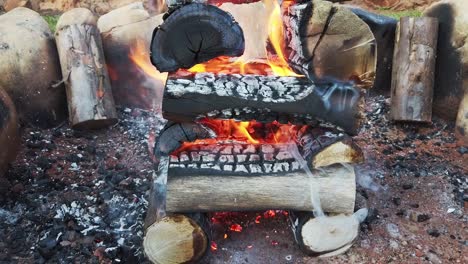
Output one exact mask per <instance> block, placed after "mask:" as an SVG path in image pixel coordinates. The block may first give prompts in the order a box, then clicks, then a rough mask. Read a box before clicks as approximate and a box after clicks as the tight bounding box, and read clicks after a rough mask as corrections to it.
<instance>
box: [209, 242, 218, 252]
mask: <svg viewBox="0 0 468 264" xmlns="http://www.w3.org/2000/svg"><path fill="white" fill-rule="evenodd" d="M210 247H211V251H216V250H218V244H216V242H214V241H211V246H210Z"/></svg>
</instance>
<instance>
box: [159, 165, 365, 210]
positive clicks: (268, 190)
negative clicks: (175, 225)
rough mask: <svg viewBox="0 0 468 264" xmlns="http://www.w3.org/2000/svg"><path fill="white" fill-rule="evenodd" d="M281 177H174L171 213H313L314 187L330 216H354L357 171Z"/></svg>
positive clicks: (327, 169) (334, 170)
mask: <svg viewBox="0 0 468 264" xmlns="http://www.w3.org/2000/svg"><path fill="white" fill-rule="evenodd" d="M246 174H247V172H246ZM313 174H314V175H311V176H310V175H307V174H306V173H305V172H293V173H284V174H281V175H273V174H271V175H269V176H268V175H262V176H235V175H225V174H224V173H220V175H214V174H213V175H210V176H187V175H172V174H170V176H169V179H168V182H167V204H166V210H167V211H168V212H209V211H249V210H250V211H251V210H268V209H285V210H300V211H312V210H313V209H314V207H313V205H312V202H311V195H312V193H311V186H315V187H316V188H318V189H319V197H320V201H321V204H322V208H323V210H324V211H326V212H333V213H352V211H353V209H354V202H355V194H356V181H355V174H354V170H350V169H349V168H347V167H345V166H341V165H335V166H329V167H324V168H321V169H320V171H318V170H314V171H313Z"/></svg>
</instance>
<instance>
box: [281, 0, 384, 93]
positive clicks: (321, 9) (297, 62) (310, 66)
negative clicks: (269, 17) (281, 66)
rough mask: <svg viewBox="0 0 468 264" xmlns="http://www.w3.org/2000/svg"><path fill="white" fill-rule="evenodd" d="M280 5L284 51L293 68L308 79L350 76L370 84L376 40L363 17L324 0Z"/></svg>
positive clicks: (374, 64)
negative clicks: (284, 35)
mask: <svg viewBox="0 0 468 264" xmlns="http://www.w3.org/2000/svg"><path fill="white" fill-rule="evenodd" d="M283 6H284V8H283V20H284V23H285V26H286V30H287V34H286V43H288V45H287V47H286V55H287V57H288V62H289V64H290V65H291V67H292V68H293V69H294V70H295V71H297V72H299V73H302V74H304V75H306V76H308V77H309V78H310V79H312V80H316V79H323V78H331V79H338V80H341V81H349V80H352V81H355V82H357V83H362V84H365V85H364V86H365V87H368V88H370V87H372V85H373V79H374V75H375V68H376V59H377V55H376V54H377V53H376V41H375V38H374V35H373V34H372V31H371V30H370V28H369V26H368V25H367V24H366V23H365V22H364V21H362V20H361V19H360V18H359V17H358V16H356V15H355V14H353V12H351V11H350V10H349V9H347V8H345V7H342V6H339V5H338V4H333V3H331V2H328V1H321V0H316V1H308V2H305V3H297V4H292V5H283Z"/></svg>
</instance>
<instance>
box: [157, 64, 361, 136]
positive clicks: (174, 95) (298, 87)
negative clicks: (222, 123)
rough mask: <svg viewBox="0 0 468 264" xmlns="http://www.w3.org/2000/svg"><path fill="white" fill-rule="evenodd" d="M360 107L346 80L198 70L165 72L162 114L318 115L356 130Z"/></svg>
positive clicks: (263, 118) (290, 118) (286, 118)
mask: <svg viewBox="0 0 468 264" xmlns="http://www.w3.org/2000/svg"><path fill="white" fill-rule="evenodd" d="M362 106H363V97H362V96H361V93H360V91H359V89H357V88H355V87H354V86H353V85H352V84H349V83H341V82H333V81H331V82H328V81H317V82H315V83H311V82H310V81H309V80H308V79H307V78H297V77H278V76H261V75H239V74H232V75H225V74H213V73H198V74H195V75H193V76H188V77H184V78H182V77H178V76H169V78H168V80H167V83H166V89H165V94H164V100H163V114H164V117H165V118H166V119H168V120H172V121H177V122H184V121H192V120H196V119H199V118H202V117H206V116H207V117H209V118H221V119H238V120H244V121H245V120H253V119H255V120H257V121H260V122H272V121H274V120H277V121H279V122H286V123H287V122H297V120H300V119H302V121H305V122H309V121H310V120H311V121H317V120H320V121H325V122H328V123H331V124H332V125H334V126H338V127H340V128H342V129H343V130H344V131H346V132H347V133H349V134H352V135H354V134H356V133H357V132H358V131H359V128H360V126H361V123H362V121H363V116H364V115H363V108H362ZM302 121H301V122H302Z"/></svg>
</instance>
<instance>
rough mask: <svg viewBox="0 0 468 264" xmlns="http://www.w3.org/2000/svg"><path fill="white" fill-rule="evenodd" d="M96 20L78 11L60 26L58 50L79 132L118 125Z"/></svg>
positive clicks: (62, 19)
mask: <svg viewBox="0 0 468 264" xmlns="http://www.w3.org/2000/svg"><path fill="white" fill-rule="evenodd" d="M96 20H97V18H96V17H95V16H94V15H93V14H92V13H91V11H89V10H88V9H85V8H76V9H72V10H70V11H68V12H66V13H65V14H63V15H62V16H61V17H60V19H59V21H58V23H57V32H56V42H57V48H58V51H59V57H60V63H61V66H62V74H63V76H64V78H65V79H64V80H65V85H66V89H67V98H68V109H69V115H70V123H71V125H72V127H73V128H75V129H98V128H103V127H107V126H110V125H113V124H115V123H116V122H117V112H116V110H115V106H114V98H113V96H112V90H111V86H110V80H109V75H108V73H107V68H106V63H105V60H104V52H103V49H102V42H101V36H100V34H99V30H98V29H97V26H96Z"/></svg>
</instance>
